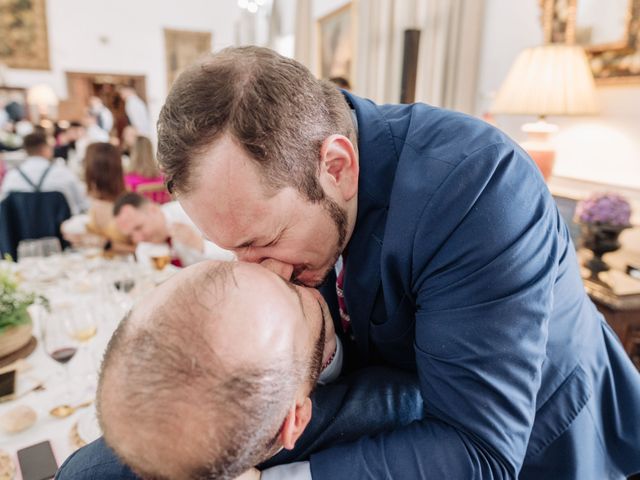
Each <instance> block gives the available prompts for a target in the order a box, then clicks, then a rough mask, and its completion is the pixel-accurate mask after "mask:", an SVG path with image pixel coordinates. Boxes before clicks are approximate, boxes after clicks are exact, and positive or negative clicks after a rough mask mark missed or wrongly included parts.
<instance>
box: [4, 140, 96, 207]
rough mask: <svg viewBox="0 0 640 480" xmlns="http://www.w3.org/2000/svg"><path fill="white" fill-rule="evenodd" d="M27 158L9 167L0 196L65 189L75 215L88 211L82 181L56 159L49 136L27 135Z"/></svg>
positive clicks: (25, 145)
mask: <svg viewBox="0 0 640 480" xmlns="http://www.w3.org/2000/svg"><path fill="white" fill-rule="evenodd" d="M24 149H25V150H26V152H27V155H28V156H27V159H26V160H25V161H24V162H23V163H22V164H21V165H20V166H19V167H16V168H14V169H12V170H10V171H9V172H8V173H7V174H6V176H5V178H4V180H3V182H2V187H1V189H0V198H4V197H5V196H6V195H8V194H9V193H10V192H16V191H17V192H31V191H42V192H50V191H58V192H62V193H63V194H64V196H65V198H66V200H67V203H68V204H69V208H70V210H71V213H72V214H77V213H80V212H83V211H85V210H87V208H88V207H89V202H88V199H87V196H86V195H85V192H84V188H83V187H82V184H81V183H80V180H79V179H78V178H77V177H76V176H75V175H74V173H73V172H72V171H71V170H70V169H69V168H67V166H66V165H65V164H64V162H62V161H59V162H56V161H54V160H53V146H52V145H51V144H50V143H49V141H48V139H47V137H46V135H44V134H42V133H31V134H29V135H27V136H26V137H25V138H24Z"/></svg>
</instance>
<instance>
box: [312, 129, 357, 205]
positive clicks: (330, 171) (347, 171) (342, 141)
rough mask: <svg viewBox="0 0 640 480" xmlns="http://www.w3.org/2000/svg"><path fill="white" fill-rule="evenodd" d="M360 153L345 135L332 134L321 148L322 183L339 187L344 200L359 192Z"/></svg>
mask: <svg viewBox="0 0 640 480" xmlns="http://www.w3.org/2000/svg"><path fill="white" fill-rule="evenodd" d="M359 172H360V167H359V165H358V154H357V153H356V150H355V148H354V146H353V144H352V143H351V141H350V140H349V139H348V138H347V137H345V136H344V135H330V136H328V137H327V138H325V139H324V142H322V147H321V148H320V183H321V184H322V186H323V187H324V188H325V191H326V189H327V188H331V190H335V189H337V190H338V191H339V192H340V195H341V196H342V198H343V200H344V201H349V200H351V199H352V198H353V197H354V196H355V195H356V193H357V192H358V174H359Z"/></svg>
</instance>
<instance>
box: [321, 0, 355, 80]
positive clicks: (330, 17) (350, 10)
mask: <svg viewBox="0 0 640 480" xmlns="http://www.w3.org/2000/svg"><path fill="white" fill-rule="evenodd" d="M356 8H357V2H356V1H352V2H348V3H346V4H345V5H342V6H341V7H339V8H337V9H336V10H333V11H331V12H329V13H327V14H326V15H324V16H322V17H320V18H318V19H317V20H316V75H317V76H318V77H319V78H324V77H326V72H323V68H322V59H323V54H324V53H325V52H324V36H325V28H326V25H327V23H330V22H332V21H334V20H335V19H337V18H340V17H341V16H343V15H349V49H350V54H351V55H350V56H351V68H350V71H349V72H348V77H349V78H348V80H349V83H351V87H352V88H353V87H354V85H355V62H356V38H357V37H356V12H357V10H356Z"/></svg>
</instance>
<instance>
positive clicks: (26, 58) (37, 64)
mask: <svg viewBox="0 0 640 480" xmlns="http://www.w3.org/2000/svg"><path fill="white" fill-rule="evenodd" d="M0 32H2V34H1V35H0V62H2V63H4V64H6V65H7V66H8V67H10V68H24V69H30V70H49V39H48V34H47V14H46V5H45V0H0Z"/></svg>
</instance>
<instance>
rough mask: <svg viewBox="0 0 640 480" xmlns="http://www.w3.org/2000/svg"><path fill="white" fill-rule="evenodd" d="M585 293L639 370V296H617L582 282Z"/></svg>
mask: <svg viewBox="0 0 640 480" xmlns="http://www.w3.org/2000/svg"><path fill="white" fill-rule="evenodd" d="M584 283H585V288H586V290H587V293H588V294H589V296H590V297H591V300H593V303H595V305H596V307H597V308H598V310H599V311H600V313H602V314H603V315H604V317H605V318H606V320H607V323H608V324H609V325H610V326H611V328H613V330H614V331H615V332H616V334H617V335H618V337H620V341H621V342H622V345H624V349H625V350H626V351H627V353H628V354H629V356H630V357H631V360H633V363H634V364H635V365H636V367H637V368H638V370H640V294H636V295H624V296H622V297H621V296H617V295H615V294H614V293H613V292H612V291H611V290H608V289H607V287H606V286H604V285H602V284H598V283H596V282H593V281H591V280H589V279H585V280H584Z"/></svg>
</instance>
